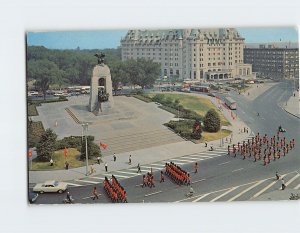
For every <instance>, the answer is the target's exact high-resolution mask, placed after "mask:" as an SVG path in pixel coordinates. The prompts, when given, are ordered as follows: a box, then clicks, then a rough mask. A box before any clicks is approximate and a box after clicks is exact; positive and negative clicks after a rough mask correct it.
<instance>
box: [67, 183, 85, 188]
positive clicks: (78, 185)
mask: <svg viewBox="0 0 300 233" xmlns="http://www.w3.org/2000/svg"><path fill="white" fill-rule="evenodd" d="M64 183H66V184H67V185H70V186H76V187H80V186H82V185H81V184H74V183H67V182H64Z"/></svg>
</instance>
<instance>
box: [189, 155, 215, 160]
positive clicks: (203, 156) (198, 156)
mask: <svg viewBox="0 0 300 233" xmlns="http://www.w3.org/2000/svg"><path fill="white" fill-rule="evenodd" d="M188 157H189V158H191V157H192V158H197V159H199V158H212V157H211V156H207V155H189V156H188Z"/></svg>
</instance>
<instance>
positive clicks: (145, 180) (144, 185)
mask: <svg viewBox="0 0 300 233" xmlns="http://www.w3.org/2000/svg"><path fill="white" fill-rule="evenodd" d="M146 186H147V177H146V176H145V175H143V185H142V188H144V187H146Z"/></svg>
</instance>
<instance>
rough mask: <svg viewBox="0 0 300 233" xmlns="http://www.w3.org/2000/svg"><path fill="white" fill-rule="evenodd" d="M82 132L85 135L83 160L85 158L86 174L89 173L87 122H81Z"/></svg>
mask: <svg viewBox="0 0 300 233" xmlns="http://www.w3.org/2000/svg"><path fill="white" fill-rule="evenodd" d="M81 126H82V132H83V133H84V136H85V160H86V174H85V175H86V176H87V175H88V174H89V157H88V149H87V135H86V132H87V131H88V128H89V124H88V123H82V124H81Z"/></svg>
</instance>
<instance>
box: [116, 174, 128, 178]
mask: <svg viewBox="0 0 300 233" xmlns="http://www.w3.org/2000/svg"><path fill="white" fill-rule="evenodd" d="M112 175H114V176H115V177H119V178H128V177H129V176H123V175H116V174H112Z"/></svg>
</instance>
